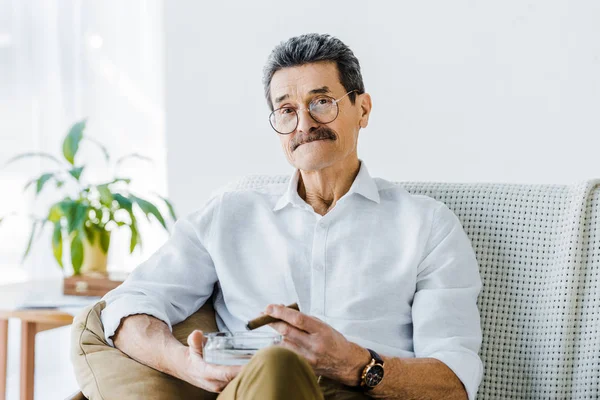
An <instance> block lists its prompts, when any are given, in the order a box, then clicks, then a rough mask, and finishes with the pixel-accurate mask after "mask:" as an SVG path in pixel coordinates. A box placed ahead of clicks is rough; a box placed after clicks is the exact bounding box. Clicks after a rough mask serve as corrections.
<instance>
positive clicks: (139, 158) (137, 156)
mask: <svg viewBox="0 0 600 400" xmlns="http://www.w3.org/2000/svg"><path fill="white" fill-rule="evenodd" d="M130 158H137V159H138V160H142V161H146V162H149V163H154V160H152V159H151V158H150V157H146V156H144V155H141V154H139V153H131V154H126V155H124V156H123V157H120V158H119V159H118V160H117V163H116V166H117V167H118V166H119V165H121V163H123V161H125V160H128V159H130Z"/></svg>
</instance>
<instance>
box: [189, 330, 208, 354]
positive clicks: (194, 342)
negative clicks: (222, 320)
mask: <svg viewBox="0 0 600 400" xmlns="http://www.w3.org/2000/svg"><path fill="white" fill-rule="evenodd" d="M187 343H188V346H190V349H192V350H194V351H195V352H196V353H200V354H202V347H203V343H204V334H203V333H202V331H201V330H195V331H193V332H192V333H190V334H189V335H188V337H187Z"/></svg>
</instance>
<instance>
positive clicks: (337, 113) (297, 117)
mask: <svg viewBox="0 0 600 400" xmlns="http://www.w3.org/2000/svg"><path fill="white" fill-rule="evenodd" d="M352 92H358V90H356V89H353V90H351V91H349V92H348V93H346V94H345V95H343V96H342V97H340V98H338V99H335V98H333V97H331V96H328V95H326V94H323V95H320V96H323V97H329V98H330V99H333V104H335V105H336V109H337V111H336V113H335V117H333V119H332V120H331V121H329V122H321V121H319V120H317V119H316V118H315V117H314V116H313V115H312V113H311V112H310V105H311V103H312V102H313V101H314V100H315V99H316V98H318V97H315V99H313V100H311V101H310V103H308V107H307V108H298V109H296V108H294V107H288V106H284V107H279V108H277V109H275V110H273V111H271V113H270V114H269V125H271V128H273V130H274V131H275V132H277V133H278V134H280V135H289V134H291V133H292V132H294V131H295V130H296V129H297V128H298V124H299V123H300V115H299V114H298V112H300V111H304V110H306V111H308V115H310V117H311V118H312V119H313V121H315V122H316V123H319V124H323V125H327V124H330V123H332V122H333V121H335V120H336V119H337V117H338V116H339V115H340V106H338V103H339V102H340V100H342V99H343V98H344V97H346V96H348V95H349V94H350V93H352ZM282 108H290V109H292V110H294V114H296V126H295V127H294V129H292V130H291V131H289V132H288V133H281V132H279V131H278V130H277V129H275V127H274V126H273V123H272V122H271V116H272V115H273V114H274V113H275V111H279V110H281V109H282Z"/></svg>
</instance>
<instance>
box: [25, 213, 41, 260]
mask: <svg viewBox="0 0 600 400" xmlns="http://www.w3.org/2000/svg"><path fill="white" fill-rule="evenodd" d="M39 223H40V222H39V221H37V220H36V221H34V222H33V225H32V226H31V234H30V235H29V240H28V241H27V247H26V248H25V253H24V254H23V259H22V260H21V262H23V261H25V259H26V258H27V256H28V255H29V251H30V250H31V244H32V243H33V238H34V237H35V232H36V230H37V228H38V225H39Z"/></svg>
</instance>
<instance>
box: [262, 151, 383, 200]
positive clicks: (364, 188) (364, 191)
mask: <svg viewBox="0 0 600 400" xmlns="http://www.w3.org/2000/svg"><path fill="white" fill-rule="evenodd" d="M299 180H300V171H299V170H296V171H294V173H293V174H292V176H291V177H290V180H289V181H288V185H287V189H286V190H285V192H284V193H283V195H282V196H281V197H280V198H279V200H278V201H277V203H276V204H275V207H274V208H273V211H278V210H281V209H282V208H284V207H285V206H286V205H288V204H292V205H297V206H299V207H301V208H307V207H308V208H310V206H308V204H306V202H305V201H304V200H302V198H301V197H300V195H298V181H299ZM353 193H356V194H359V195H361V196H363V197H365V198H367V199H369V200H371V201H373V202H375V203H379V202H380V197H379V189H378V188H377V184H376V183H375V180H374V179H373V178H372V177H371V175H369V170H368V169H367V165H366V164H365V162H364V161H362V160H360V169H359V171H358V175H356V178H354V182H353V183H352V186H350V190H348V193H346V194H345V195H344V196H343V197H342V198H346V197H349V196H350V195H352V194H353ZM340 200H341V199H340Z"/></svg>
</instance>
